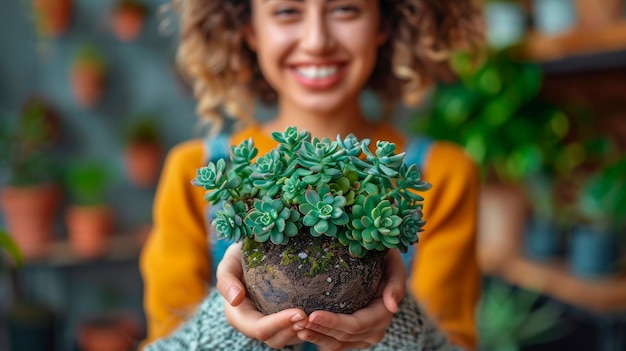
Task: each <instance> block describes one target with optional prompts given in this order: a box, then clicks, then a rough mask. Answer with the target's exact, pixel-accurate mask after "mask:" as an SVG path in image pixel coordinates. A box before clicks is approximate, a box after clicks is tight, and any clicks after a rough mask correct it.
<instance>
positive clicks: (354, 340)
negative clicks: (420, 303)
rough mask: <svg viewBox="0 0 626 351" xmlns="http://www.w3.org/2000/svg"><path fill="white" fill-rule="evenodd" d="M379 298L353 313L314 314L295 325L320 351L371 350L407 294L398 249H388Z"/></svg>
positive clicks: (300, 336) (303, 338) (322, 312)
mask: <svg viewBox="0 0 626 351" xmlns="http://www.w3.org/2000/svg"><path fill="white" fill-rule="evenodd" d="M379 289H380V290H382V291H381V292H380V293H379V297H378V298H376V299H374V300H373V301H372V302H371V303H370V304H369V305H368V306H366V307H365V308H363V309H360V310H358V311H356V312H354V313H353V314H337V313H331V312H327V311H315V312H313V313H311V315H310V316H309V318H308V320H306V319H304V320H302V321H301V322H298V323H296V324H295V326H294V328H295V330H297V331H298V337H299V338H300V339H302V340H306V341H309V342H312V343H315V344H317V345H318V346H319V348H320V350H333V351H335V350H336V351H339V350H347V349H357V348H358V349H360V348H368V347H370V346H371V345H372V344H376V343H378V342H380V341H381V340H382V339H383V337H384V336H385V331H386V330H387V327H388V326H389V324H391V318H392V317H393V314H394V313H395V312H397V311H398V304H399V303H400V300H402V298H403V297H404V294H405V293H406V271H405V268H404V264H403V263H402V258H401V257H400V253H399V252H398V250H389V253H388V254H387V256H386V257H385V271H384V275H383V281H382V282H381V284H380V288H379Z"/></svg>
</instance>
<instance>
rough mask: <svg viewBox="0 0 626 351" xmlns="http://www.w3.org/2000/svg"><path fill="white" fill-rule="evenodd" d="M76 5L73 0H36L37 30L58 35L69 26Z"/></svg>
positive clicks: (42, 33)
mask: <svg viewBox="0 0 626 351" xmlns="http://www.w3.org/2000/svg"><path fill="white" fill-rule="evenodd" d="M73 7H74V4H73V1H72V0H34V1H33V9H34V10H35V12H36V17H37V31H38V32H39V33H40V34H41V35H44V36H53V37H58V36H60V35H61V34H63V33H65V31H66V30H67V28H68V27H69V24H70V20H71V17H72V9H73Z"/></svg>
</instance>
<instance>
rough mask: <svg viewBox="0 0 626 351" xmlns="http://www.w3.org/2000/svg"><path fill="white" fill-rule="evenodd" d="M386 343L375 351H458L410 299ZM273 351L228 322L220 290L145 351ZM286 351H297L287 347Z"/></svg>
mask: <svg viewBox="0 0 626 351" xmlns="http://www.w3.org/2000/svg"><path fill="white" fill-rule="evenodd" d="M399 307H400V309H399V311H398V313H396V314H395V315H394V317H393V319H392V321H391V325H390V326H389V329H387V333H386V334H385V337H384V338H383V340H382V341H381V342H380V343H379V344H376V345H374V346H372V347H371V348H370V349H368V350H371V351H435V350H436V351H440V350H454V347H453V346H452V345H450V344H449V343H448V341H447V339H446V337H445V336H444V335H443V334H442V333H441V332H440V331H439V330H438V329H437V328H436V327H435V325H434V324H433V322H432V321H430V320H429V319H428V318H427V317H426V316H425V315H424V314H423V313H422V311H421V310H420V308H419V306H418V304H417V303H416V302H415V300H414V299H413V298H411V297H409V296H407V297H405V298H404V300H402V302H401V303H400V306H399ZM183 350H185V351H209V350H210V351H221V350H223V351H232V350H241V351H244V350H245V351H271V350H275V349H272V348H271V347H269V346H267V345H265V344H264V343H263V342H261V341H258V340H255V339H250V338H248V337H246V336H244V335H243V334H241V333H240V332H238V331H237V330H235V329H234V328H233V327H231V326H230V325H229V324H228V322H227V321H226V317H225V316H224V299H223V298H222V296H221V295H220V294H219V293H218V292H217V290H216V289H213V291H212V292H211V293H210V294H209V296H207V298H206V299H205V300H204V301H203V302H202V304H201V305H200V307H199V309H198V311H197V312H196V314H195V315H194V316H193V317H192V318H191V319H190V320H188V321H187V322H186V323H185V324H183V325H182V326H181V327H180V328H179V329H178V330H177V331H176V332H174V333H173V334H171V335H170V336H169V337H167V338H164V339H161V340H158V341H155V342H154V343H152V344H150V345H148V346H147V347H146V348H145V351H183ZM282 350H283V351H294V350H295V348H294V347H286V348H284V349H282Z"/></svg>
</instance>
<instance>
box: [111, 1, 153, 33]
mask: <svg viewBox="0 0 626 351" xmlns="http://www.w3.org/2000/svg"><path fill="white" fill-rule="evenodd" d="M144 18H145V15H144V11H143V9H141V8H138V7H136V6H122V7H120V8H118V9H117V10H115V12H114V13H113V17H112V19H111V29H112V30H113V34H115V37H117V38H118V39H119V40H121V41H124V42H130V41H133V40H135V39H137V37H139V35H140V34H141V32H142V31H143V26H144Z"/></svg>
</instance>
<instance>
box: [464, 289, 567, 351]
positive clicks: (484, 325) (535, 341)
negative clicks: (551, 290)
mask: <svg viewBox="0 0 626 351" xmlns="http://www.w3.org/2000/svg"><path fill="white" fill-rule="evenodd" d="M564 312H565V310H564V309H563V308H562V307H561V306H560V305H558V304H556V303H554V302H552V301H549V300H548V301H542V295H541V294H540V293H538V292H536V291H530V290H524V289H519V288H516V287H513V286H510V285H507V284H505V283H502V282H500V281H497V280H489V281H487V284H485V286H484V292H483V294H482V297H481V299H480V303H479V307H478V316H477V318H478V320H477V324H478V330H479V334H480V346H479V349H480V350H502V351H518V350H524V349H527V348H529V347H530V348H532V347H533V346H540V344H543V343H547V342H549V341H552V340H558V339H559V338H561V337H562V336H563V335H564V334H565V333H566V332H567V328H566V327H564V326H563V320H564V319H565V318H564ZM541 346H545V345H541Z"/></svg>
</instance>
